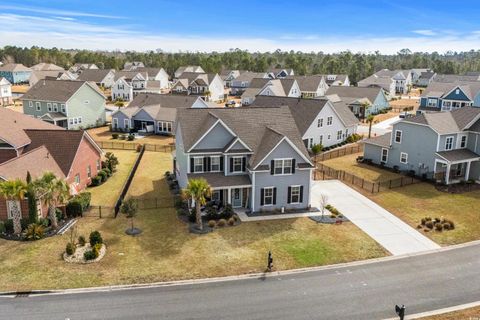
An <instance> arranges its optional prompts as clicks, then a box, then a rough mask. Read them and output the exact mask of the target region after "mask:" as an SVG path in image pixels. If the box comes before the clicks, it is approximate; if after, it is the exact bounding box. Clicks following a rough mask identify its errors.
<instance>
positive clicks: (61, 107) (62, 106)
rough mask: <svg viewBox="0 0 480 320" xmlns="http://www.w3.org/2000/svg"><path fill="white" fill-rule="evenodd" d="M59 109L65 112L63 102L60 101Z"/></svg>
mask: <svg viewBox="0 0 480 320" xmlns="http://www.w3.org/2000/svg"><path fill="white" fill-rule="evenodd" d="M60 110H61V111H62V112H63V113H65V104H63V103H62V104H61V105H60Z"/></svg>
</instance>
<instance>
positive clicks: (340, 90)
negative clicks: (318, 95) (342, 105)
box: [325, 86, 382, 103]
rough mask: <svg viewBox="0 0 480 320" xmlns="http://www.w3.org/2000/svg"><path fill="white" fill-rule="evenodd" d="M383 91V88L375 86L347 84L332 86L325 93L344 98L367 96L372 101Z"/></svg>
mask: <svg viewBox="0 0 480 320" xmlns="http://www.w3.org/2000/svg"><path fill="white" fill-rule="evenodd" d="M381 91H382V88H378V87H377V88H375V87H370V88H367V87H347V86H331V87H330V88H328V90H327V92H326V93H325V95H334V94H336V95H338V96H339V97H340V98H341V99H342V100H343V98H354V99H355V100H356V99H360V98H367V99H368V100H370V101H371V102H372V103H373V102H374V101H375V99H376V98H377V96H378V95H379V94H380V92H381Z"/></svg>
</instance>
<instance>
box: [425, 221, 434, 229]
mask: <svg viewBox="0 0 480 320" xmlns="http://www.w3.org/2000/svg"><path fill="white" fill-rule="evenodd" d="M425 227H427V228H428V229H433V221H427V222H426V223H425Z"/></svg>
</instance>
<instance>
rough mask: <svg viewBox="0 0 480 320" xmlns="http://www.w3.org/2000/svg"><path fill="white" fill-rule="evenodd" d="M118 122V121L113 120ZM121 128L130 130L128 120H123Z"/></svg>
mask: <svg viewBox="0 0 480 320" xmlns="http://www.w3.org/2000/svg"><path fill="white" fill-rule="evenodd" d="M115 120H117V121H118V119H115ZM123 126H124V127H125V129H130V120H129V119H123Z"/></svg>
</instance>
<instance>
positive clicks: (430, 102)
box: [427, 99, 437, 107]
mask: <svg viewBox="0 0 480 320" xmlns="http://www.w3.org/2000/svg"><path fill="white" fill-rule="evenodd" d="M427 105H428V106H429V107H436V106H437V99H428V102H427Z"/></svg>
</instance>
